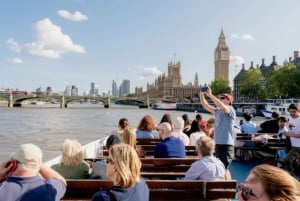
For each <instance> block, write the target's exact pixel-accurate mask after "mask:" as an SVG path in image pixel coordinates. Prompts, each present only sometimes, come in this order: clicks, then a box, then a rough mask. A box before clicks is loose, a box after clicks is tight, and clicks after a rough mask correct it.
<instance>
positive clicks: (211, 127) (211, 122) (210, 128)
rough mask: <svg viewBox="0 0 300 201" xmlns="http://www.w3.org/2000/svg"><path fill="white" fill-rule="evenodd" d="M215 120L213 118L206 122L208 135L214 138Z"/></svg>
mask: <svg viewBox="0 0 300 201" xmlns="http://www.w3.org/2000/svg"><path fill="white" fill-rule="evenodd" d="M214 127H215V118H214V117H211V118H209V119H208V120H207V121H206V135H207V136H208V137H211V138H214Z"/></svg>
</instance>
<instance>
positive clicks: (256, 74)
mask: <svg viewBox="0 0 300 201" xmlns="http://www.w3.org/2000/svg"><path fill="white" fill-rule="evenodd" d="M263 83H264V79H263V75H262V73H261V71H260V69H257V68H251V69H249V70H248V71H246V72H245V74H244V75H243V76H242V77H241V80H240V85H239V94H240V96H246V97H249V98H256V97H260V95H261V88H262V85H263Z"/></svg>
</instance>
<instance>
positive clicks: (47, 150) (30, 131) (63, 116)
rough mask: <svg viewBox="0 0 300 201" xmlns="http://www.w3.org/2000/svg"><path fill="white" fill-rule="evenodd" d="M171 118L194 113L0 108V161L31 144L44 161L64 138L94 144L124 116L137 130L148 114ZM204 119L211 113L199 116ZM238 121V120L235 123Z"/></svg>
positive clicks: (76, 107) (83, 106) (114, 108)
mask: <svg viewBox="0 0 300 201" xmlns="http://www.w3.org/2000/svg"><path fill="white" fill-rule="evenodd" d="M166 112H168V113H170V114H171V115H172V117H173V118H175V117H176V116H179V115H180V116H181V115H182V114H184V113H187V114H188V115H189V116H190V118H194V117H195V112H184V111H162V110H152V109H139V108H137V107H126V106H123V107H122V106H117V105H113V106H112V108H110V109H106V108H103V105H97V104H70V105H69V107H68V108H66V109H60V108H59V105H42V106H32V105H25V106H24V107H21V108H7V107H6V105H0V149H1V151H0V161H3V160H5V159H7V158H9V156H10V154H11V153H12V152H13V151H14V150H15V149H16V148H17V147H18V146H19V145H20V144H23V143H34V144H36V145H38V146H39V147H41V149H42V151H43V154H44V156H43V161H47V160H49V159H51V158H53V157H55V156H58V155H59V154H60V147H61V144H62V142H63V141H64V139H66V138H72V139H77V140H78V141H79V142H80V143H81V144H86V143H88V142H91V141H94V140H96V139H98V138H101V137H104V136H106V135H108V134H109V133H110V132H111V131H113V130H116V129H117V125H118V121H119V119H120V118H123V117H126V118H127V119H128V120H129V122H130V125H131V126H132V127H136V126H137V125H138V123H139V121H140V119H141V118H142V117H143V116H144V115H146V114H149V115H151V116H152V117H153V118H154V119H155V121H156V123H159V121H160V119H161V117H162V116H163V114H164V113H166ZM202 115H203V117H204V118H205V119H207V118H209V117H211V115H210V114H202ZM238 122H239V119H238V120H237V124H238Z"/></svg>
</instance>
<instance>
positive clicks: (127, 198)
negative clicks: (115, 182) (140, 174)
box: [92, 180, 149, 201]
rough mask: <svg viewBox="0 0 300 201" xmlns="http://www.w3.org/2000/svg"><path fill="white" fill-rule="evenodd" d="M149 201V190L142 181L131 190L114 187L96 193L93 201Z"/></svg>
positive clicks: (130, 188)
mask: <svg viewBox="0 0 300 201" xmlns="http://www.w3.org/2000/svg"><path fill="white" fill-rule="evenodd" d="M115 200H118V201H149V189H148V186H147V184H146V182H145V181H143V180H142V181H140V182H137V183H136V184H134V185H133V186H131V187H129V188H120V187H117V186H114V187H112V188H111V189H110V190H101V191H99V192H97V193H95V194H94V195H93V197H92V201H115Z"/></svg>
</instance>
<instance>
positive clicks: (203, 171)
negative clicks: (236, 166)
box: [184, 136, 226, 181]
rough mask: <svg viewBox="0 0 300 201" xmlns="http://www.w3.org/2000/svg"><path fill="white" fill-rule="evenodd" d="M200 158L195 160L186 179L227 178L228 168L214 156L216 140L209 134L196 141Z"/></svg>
mask: <svg viewBox="0 0 300 201" xmlns="http://www.w3.org/2000/svg"><path fill="white" fill-rule="evenodd" d="M196 150H197V153H198V156H199V158H200V160H197V161H195V162H194V163H193V164H192V165H191V167H190V168H189V169H188V171H187V172H186V174H185V178H184V179H185V180H205V181H208V180H225V173H226V169H225V166H224V164H223V163H222V161H220V159H218V158H216V157H215V156H214V152H215V142H214V140H213V139H212V138H210V137H208V136H202V137H200V138H199V139H198V140H197V142H196Z"/></svg>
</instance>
